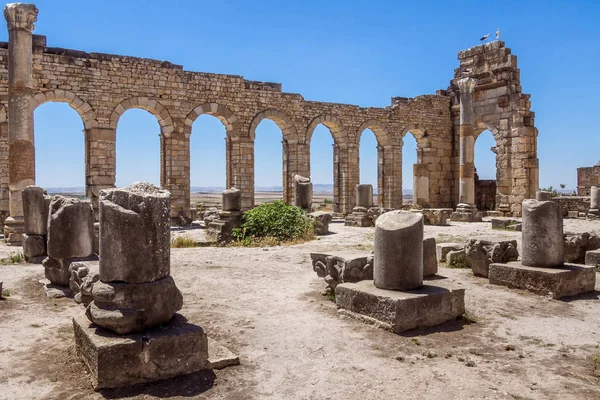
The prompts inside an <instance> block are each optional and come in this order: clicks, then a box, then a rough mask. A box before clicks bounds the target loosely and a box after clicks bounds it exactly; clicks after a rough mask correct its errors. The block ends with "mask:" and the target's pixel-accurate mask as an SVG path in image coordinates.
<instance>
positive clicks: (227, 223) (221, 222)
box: [206, 211, 244, 243]
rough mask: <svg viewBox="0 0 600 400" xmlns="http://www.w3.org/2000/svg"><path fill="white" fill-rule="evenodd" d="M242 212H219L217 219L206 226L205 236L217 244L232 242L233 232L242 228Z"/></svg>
mask: <svg viewBox="0 0 600 400" xmlns="http://www.w3.org/2000/svg"><path fill="white" fill-rule="evenodd" d="M243 215H244V213H243V212H242V211H221V212H220V213H219V218H218V219H215V220H212V221H211V222H210V223H209V224H208V227H207V228H208V229H207V231H206V236H207V237H208V238H209V239H210V240H212V241H215V242H217V243H229V242H231V241H232V240H233V230H234V229H235V228H239V227H241V226H242V216H243Z"/></svg>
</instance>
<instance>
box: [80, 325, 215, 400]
mask: <svg viewBox="0 0 600 400" xmlns="http://www.w3.org/2000/svg"><path fill="white" fill-rule="evenodd" d="M73 329H74V331H75V349H76V351H77V354H78V356H79V357H80V358H81V359H82V360H83V363H84V364H85V365H86V367H87V368H88V370H89V371H90V377H91V379H92V385H93V387H94V389H95V390H98V389H104V388H118V387H123V386H129V385H134V384H136V383H146V382H152V381H158V380H162V379H167V378H172V377H175V376H179V375H185V374H189V373H192V372H196V371H200V370H203V369H210V367H211V366H210V363H209V361H208V340H207V337H206V333H205V332H204V330H203V329H202V328H201V327H199V326H198V325H194V324H191V323H189V322H188V321H187V320H186V319H185V317H183V316H181V315H180V314H175V316H174V317H173V319H172V320H171V321H170V322H169V323H168V324H166V325H163V326H161V327H157V328H153V329H150V330H147V331H144V332H142V333H137V334H130V335H116V334H114V333H113V332H111V331H109V330H106V329H103V328H100V327H98V326H97V325H95V324H93V323H91V322H90V321H89V320H88V319H87V318H85V316H83V315H82V316H80V317H76V318H73Z"/></svg>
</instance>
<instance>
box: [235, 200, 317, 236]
mask: <svg viewBox="0 0 600 400" xmlns="http://www.w3.org/2000/svg"><path fill="white" fill-rule="evenodd" d="M233 237H234V239H235V240H236V242H234V243H233V244H234V245H238V246H246V247H256V246H261V247H262V246H276V245H278V244H282V243H286V244H297V243H302V242H306V241H308V240H312V239H314V232H313V221H312V220H311V219H310V218H308V217H307V216H306V214H305V213H304V211H302V210H301V209H300V208H298V207H295V206H291V205H288V204H286V203H284V202H283V201H281V200H277V201H274V202H272V203H265V204H261V205H260V206H258V207H255V208H253V209H252V210H250V211H247V212H246V213H244V219H243V222H242V227H241V228H236V229H234V230H233Z"/></svg>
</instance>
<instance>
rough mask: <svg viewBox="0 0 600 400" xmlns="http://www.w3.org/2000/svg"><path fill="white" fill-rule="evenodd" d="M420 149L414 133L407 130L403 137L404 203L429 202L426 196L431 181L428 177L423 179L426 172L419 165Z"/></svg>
mask: <svg viewBox="0 0 600 400" xmlns="http://www.w3.org/2000/svg"><path fill="white" fill-rule="evenodd" d="M418 151H419V149H418V147H417V139H415V136H414V134H413V133H412V132H410V131H408V132H406V134H405V135H404V137H403V138H402V204H415V203H416V204H421V205H423V203H424V202H426V203H428V202H429V199H428V196H426V194H428V193H429V187H428V186H429V182H428V179H423V178H425V177H424V176H423V175H424V174H423V173H422V171H420V170H419V166H418V165H417V163H418ZM418 189H421V190H418ZM417 197H419V198H420V201H419V199H418V198H417ZM425 200H426V201H425Z"/></svg>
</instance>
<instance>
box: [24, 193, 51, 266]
mask: <svg viewBox="0 0 600 400" xmlns="http://www.w3.org/2000/svg"><path fill="white" fill-rule="evenodd" d="M50 200H51V198H50V197H49V196H47V195H46V191H45V190H44V189H42V188H41V187H39V186H27V187H26V188H25V189H23V192H22V203H23V222H24V234H23V256H24V257H25V261H27V262H32V263H39V262H41V261H42V260H43V258H44V257H45V255H46V234H47V232H48V208H49V206H50Z"/></svg>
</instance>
